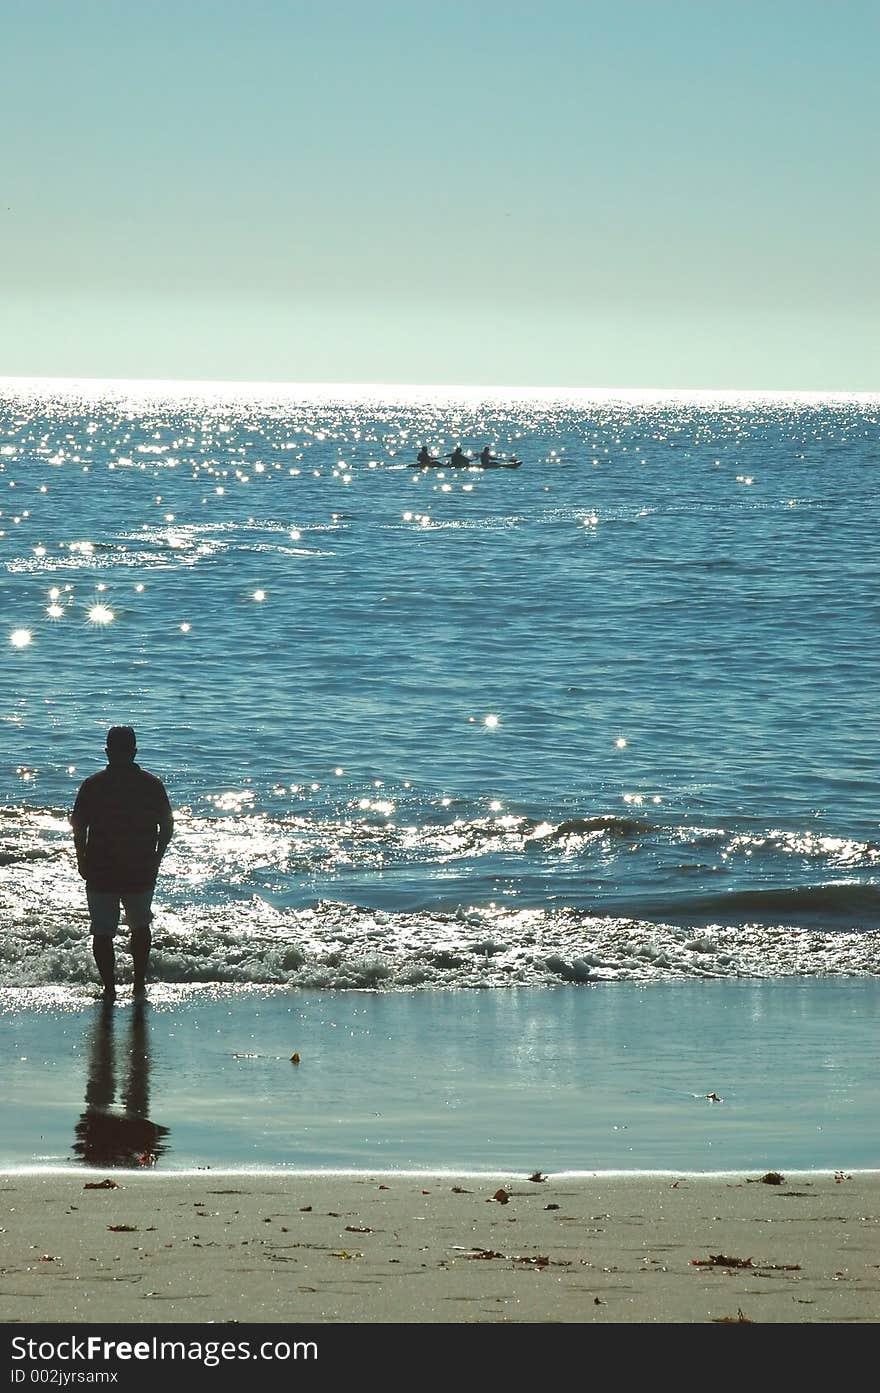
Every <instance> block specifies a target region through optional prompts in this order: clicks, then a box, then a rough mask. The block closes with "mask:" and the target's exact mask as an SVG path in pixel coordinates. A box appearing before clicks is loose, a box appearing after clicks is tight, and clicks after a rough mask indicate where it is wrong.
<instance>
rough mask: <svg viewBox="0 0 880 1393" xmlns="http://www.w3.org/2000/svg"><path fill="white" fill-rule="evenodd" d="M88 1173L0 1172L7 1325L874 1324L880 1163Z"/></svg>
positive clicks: (0, 1307) (1, 1312)
mask: <svg viewBox="0 0 880 1393" xmlns="http://www.w3.org/2000/svg"><path fill="white" fill-rule="evenodd" d="M98 1174H99V1172H97V1171H95V1172H87V1171H80V1172H79V1173H78V1174H76V1175H71V1174H69V1175H67V1176H64V1177H59V1176H58V1175H56V1174H52V1175H51V1176H49V1175H44V1176H35V1175H23V1174H20V1173H19V1174H9V1173H5V1174H4V1175H2V1176H0V1212H2V1215H3V1217H2V1221H0V1226H2V1227H3V1228H4V1229H5V1233H4V1235H3V1270H2V1279H0V1322H5V1323H8V1324H22V1325H27V1324H31V1323H40V1324H47V1323H51V1324H58V1323H80V1324H82V1323H100V1322H109V1323H114V1324H117V1323H126V1322H137V1323H138V1324H150V1323H154V1324H156V1323H161V1324H167V1323H169V1322H175V1323H180V1322H186V1323H191V1322H193V1321H198V1322H206V1321H210V1322H212V1323H214V1322H224V1321H235V1322H241V1321H251V1322H261V1323H265V1322H278V1323H282V1322H283V1323H286V1324H290V1323H291V1322H296V1323H324V1322H329V1323H336V1322H346V1323H348V1322H351V1323H367V1322H375V1323H409V1322H419V1323H422V1322H438V1323H440V1322H442V1323H455V1324H460V1323H480V1324H482V1323H507V1322H511V1321H515V1322H518V1323H522V1322H525V1323H531V1322H546V1321H553V1322H566V1323H675V1324H678V1323H706V1322H718V1323H749V1322H754V1323H768V1322H769V1323H791V1322H798V1323H829V1322H833V1323H840V1322H862V1323H873V1322H876V1321H877V1320H880V1295H878V1289H880V1283H878V1268H880V1172H878V1171H874V1172H865V1173H856V1172H853V1173H849V1172H846V1173H837V1174H836V1175H830V1174H827V1173H823V1174H821V1175H820V1174H818V1173H813V1172H810V1173H806V1172H791V1173H790V1174H785V1175H781V1176H780V1177H779V1183H776V1184H770V1183H768V1182H767V1181H766V1180H764V1179H763V1178H762V1177H760V1176H758V1175H731V1176H728V1177H726V1178H725V1177H721V1176H711V1177H710V1176H706V1175H694V1174H688V1173H679V1174H678V1175H677V1177H676V1178H675V1179H672V1178H671V1176H670V1175H668V1174H667V1175H664V1176H658V1175H655V1176H651V1177H646V1176H643V1175H642V1176H636V1175H626V1176H624V1175H617V1176H607V1175H594V1176H590V1177H583V1178H574V1177H566V1176H562V1175H549V1176H547V1177H546V1178H542V1179H541V1180H538V1179H524V1178H523V1177H522V1176H520V1177H519V1178H517V1179H515V1180H513V1179H512V1178H511V1177H510V1175H507V1174H504V1175H503V1174H501V1173H494V1174H492V1175H488V1174H484V1175H482V1176H480V1177H479V1178H478V1179H475V1178H474V1177H473V1176H469V1175H466V1174H465V1173H463V1172H462V1173H460V1174H459V1175H458V1177H457V1178H455V1177H454V1176H453V1175H452V1174H449V1173H447V1174H443V1175H434V1176H433V1177H431V1176H427V1175H422V1176H418V1177H415V1176H406V1177H404V1176H399V1175H393V1176H391V1175H388V1173H387V1172H385V1173H383V1172H379V1171H376V1172H373V1173H371V1174H369V1175H367V1174H364V1175H362V1176H358V1177H351V1176H349V1177H343V1176H339V1175H327V1174H324V1175H315V1174H311V1175H309V1174H308V1173H301V1174H298V1175H286V1176H284V1177H277V1176H273V1177H269V1176H263V1175H247V1176H246V1175H244V1174H242V1173H241V1172H230V1171H220V1170H218V1171H208V1172H201V1173H199V1174H198V1175H188V1176H184V1175H165V1174H159V1173H153V1174H144V1173H134V1174H133V1173H131V1172H127V1171H119V1172H115V1173H111V1172H105V1173H104V1175H103V1180H98V1179H97V1176H98ZM92 1176H94V1177H95V1178H94V1179H93V1178H92ZM383 1176H384V1177H385V1178H383ZM224 1181H225V1182H226V1183H223V1182H224ZM104 1182H106V1183H104ZM230 1182H232V1183H230Z"/></svg>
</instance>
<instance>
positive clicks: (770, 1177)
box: [749, 1171, 785, 1185]
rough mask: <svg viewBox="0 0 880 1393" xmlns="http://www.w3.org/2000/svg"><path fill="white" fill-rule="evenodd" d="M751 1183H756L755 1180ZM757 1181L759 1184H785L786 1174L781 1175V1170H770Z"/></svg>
mask: <svg viewBox="0 0 880 1393" xmlns="http://www.w3.org/2000/svg"><path fill="white" fill-rule="evenodd" d="M749 1183H750V1184H752V1185H754V1184H755V1182H754V1181H753V1180H752V1181H750V1182H749ZM757 1183H758V1184H759V1185H784V1184H785V1176H784V1175H781V1174H780V1173H779V1171H768V1172H767V1174H766V1175H762V1176H761V1177H760V1178H759V1180H758V1182H757Z"/></svg>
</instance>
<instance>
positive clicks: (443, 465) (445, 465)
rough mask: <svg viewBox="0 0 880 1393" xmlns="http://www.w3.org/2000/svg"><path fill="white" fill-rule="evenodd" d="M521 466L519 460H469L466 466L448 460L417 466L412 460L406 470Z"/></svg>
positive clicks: (512, 467)
mask: <svg viewBox="0 0 880 1393" xmlns="http://www.w3.org/2000/svg"><path fill="white" fill-rule="evenodd" d="M521 464H522V460H521V459H509V460H508V459H504V460H498V461H497V462H496V463H495V464H480V461H479V460H471V461H470V463H468V464H451V463H450V461H449V460H437V462H436V463H435V464H419V462H418V460H412V461H411V462H410V463H409V464H408V465H407V468H408V469H519V467H520V465H521Z"/></svg>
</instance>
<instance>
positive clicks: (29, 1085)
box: [0, 978, 880, 1175]
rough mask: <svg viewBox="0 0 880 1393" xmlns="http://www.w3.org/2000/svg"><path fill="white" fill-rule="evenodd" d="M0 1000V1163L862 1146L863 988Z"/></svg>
mask: <svg viewBox="0 0 880 1393" xmlns="http://www.w3.org/2000/svg"><path fill="white" fill-rule="evenodd" d="M0 1010H2V1016H3V1030H4V1038H5V1039H7V1040H8V1041H9V1046H8V1050H9V1056H8V1057H10V1059H11V1061H12V1062H11V1063H10V1064H9V1066H8V1067H7V1069H6V1070H5V1071H4V1074H3V1077H2V1079H0V1139H2V1140H0V1165H3V1166H10V1165H19V1166H20V1165H25V1166H31V1167H32V1166H58V1165H60V1166H68V1165H71V1166H73V1165H78V1164H81V1163H82V1160H83V1159H84V1151H83V1147H84V1140H85V1142H86V1143H88V1144H89V1145H90V1148H91V1149H90V1150H89V1152H88V1154H87V1155H86V1156H85V1159H87V1160H90V1161H91V1164H93V1165H96V1166H103V1167H107V1166H109V1165H114V1164H128V1165H129V1166H131V1165H137V1164H138V1163H140V1164H141V1165H146V1164H149V1163H154V1164H156V1166H157V1168H159V1169H163V1170H165V1169H183V1168H191V1167H206V1166H207V1167H211V1168H213V1169H219V1168H222V1167H224V1166H227V1167H230V1166H231V1167H246V1168H248V1167H267V1166H269V1167H278V1166H280V1167H290V1168H293V1169H328V1170H329V1169H346V1168H350V1169H355V1170H377V1169H383V1168H387V1169H405V1168H409V1169H424V1170H438V1169H440V1170H442V1169H450V1170H453V1171H458V1172H459V1173H461V1172H464V1171H469V1170H476V1171H486V1170H495V1171H511V1172H519V1173H522V1174H524V1175H528V1174H531V1173H532V1172H534V1171H535V1170H542V1171H544V1172H548V1171H554V1172H558V1171H561V1170H572V1171H591V1170H627V1171H634V1170H667V1169H669V1170H676V1169H680V1170H686V1171H724V1170H755V1171H756V1173H758V1174H761V1173H763V1172H765V1171H767V1170H770V1169H775V1170H785V1169H786V1168H788V1169H792V1170H813V1169H816V1170H823V1169H825V1170H834V1169H840V1168H847V1167H848V1168H850V1169H862V1168H868V1169H876V1168H877V1165H878V1158H880V1108H878V1106H877V1104H878V1098H877V1070H876V1038H877V1027H878V1016H880V984H878V982H877V981H876V980H869V979H866V978H861V979H859V978H848V979H847V978H840V979H836V980H834V981H816V980H804V979H791V980H787V981H784V982H708V983H694V982H681V983H677V984H663V985H650V986H637V985H634V984H631V983H607V984H604V985H603V986H601V987H596V988H594V989H590V988H587V989H585V990H583V991H577V992H573V991H569V990H566V989H565V988H560V989H557V990H556V991H546V990H541V989H537V990H535V989H520V990H514V991H509V992H434V993H424V992H409V993H404V992H401V993H393V994H389V993H367V994H364V993H357V992H349V993H335V994H329V993H325V992H295V993H289V992H278V993H273V994H270V995H266V994H265V993H264V992H259V991H257V992H249V993H245V994H242V993H241V992H240V991H239V992H238V993H237V994H236V995H234V996H229V995H226V996H224V995H223V994H222V993H220V994H219V995H218V993H217V992H216V989H212V990H204V991H201V992H192V991H191V990H190V991H187V992H183V993H181V991H180V989H168V990H166V993H165V995H164V996H163V997H160V999H159V1000H157V1001H154V1002H153V1003H152V1004H148V1005H147V1006H146V1007H145V1008H144V1009H143V1011H142V1012H141V1013H138V1012H137V1011H136V1010H135V1009H134V1008H133V1007H132V1005H131V1003H130V1002H128V1001H123V1002H121V1003H120V1004H119V1005H117V1006H116V1007H115V1008H110V1010H109V1012H108V1011H106V1010H104V1009H103V1008H102V1007H101V1006H100V1005H97V1004H92V1005H89V1006H81V1007H74V1006H68V1008H67V1009H66V1010H59V1009H58V1006H57V1003H56V1004H51V1003H48V1002H47V1001H46V1000H45V999H44V1000H43V1001H42V1004H41V1003H40V1002H37V1001H32V1002H31V1004H29V1005H25V1004H24V1003H23V999H22V996H21V994H20V993H6V994H5V995H4V996H3V998H2V1001H0ZM108 1016H109V1022H108ZM294 1051H295V1052H297V1053H298V1054H299V1056H300V1063H299V1064H298V1065H295V1064H292V1063H291V1055H292V1054H293V1053H294ZM710 1094H715V1095H717V1097H718V1099H719V1100H720V1101H718V1102H715V1101H712V1100H711V1099H710V1098H709V1096H708V1095H710ZM108 1116H109V1117H110V1118H111V1121H110V1122H109V1123H108V1122H107V1117H108ZM145 1120H146V1122H147V1123H148V1124H149V1125H148V1126H146V1127H145V1126H144V1122H145ZM159 1129H162V1130H161V1131H160V1130H159ZM77 1147H78V1148H79V1149H77Z"/></svg>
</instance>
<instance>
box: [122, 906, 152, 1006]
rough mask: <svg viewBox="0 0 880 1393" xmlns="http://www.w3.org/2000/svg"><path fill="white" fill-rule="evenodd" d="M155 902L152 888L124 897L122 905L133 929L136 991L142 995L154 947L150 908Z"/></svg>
mask: <svg viewBox="0 0 880 1393" xmlns="http://www.w3.org/2000/svg"><path fill="white" fill-rule="evenodd" d="M152 901H153V891H152V887H151V888H150V889H149V890H139V891H136V892H135V893H134V894H130V895H123V897H122V904H123V907H124V909H125V920H126V923H127V924H128V927H129V928H130V929H131V959H132V966H133V968H134V990H135V993H136V994H138V995H140V994H142V993H143V990H144V987H145V986H146V982H147V966H148V964H149V961H150V948H151V947H152V945H153V937H152V934H151V933H150V924H151V923H152V921H153V911H152V909H151V908H150V906H151V904H152Z"/></svg>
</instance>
